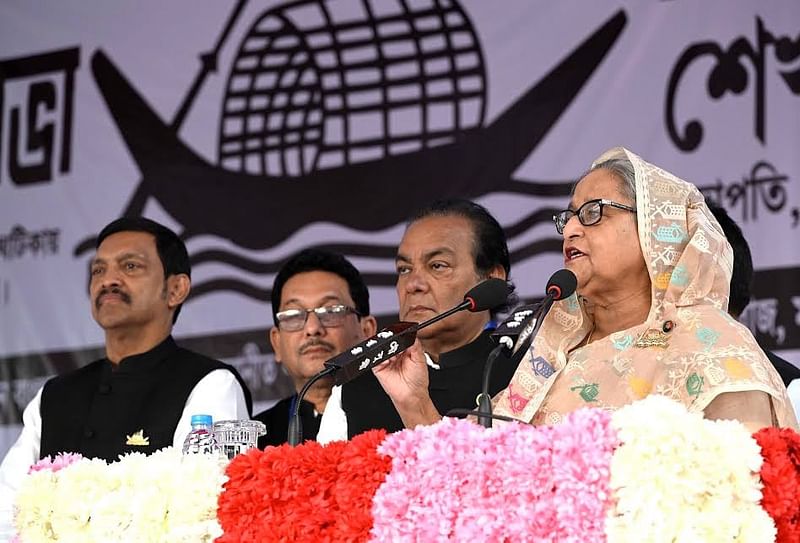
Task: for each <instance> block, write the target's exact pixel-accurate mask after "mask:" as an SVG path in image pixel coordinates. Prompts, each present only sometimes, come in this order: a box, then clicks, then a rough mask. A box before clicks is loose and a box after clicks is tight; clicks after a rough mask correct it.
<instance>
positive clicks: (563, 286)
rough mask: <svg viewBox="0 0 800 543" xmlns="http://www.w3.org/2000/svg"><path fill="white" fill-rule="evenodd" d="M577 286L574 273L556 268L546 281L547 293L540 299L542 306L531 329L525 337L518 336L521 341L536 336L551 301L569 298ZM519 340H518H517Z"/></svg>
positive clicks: (531, 339) (550, 305) (530, 340)
mask: <svg viewBox="0 0 800 543" xmlns="http://www.w3.org/2000/svg"><path fill="white" fill-rule="evenodd" d="M576 288H578V278H577V277H575V274H574V273H572V272H571V271H569V270H566V269H565V270H558V271H557V272H556V273H554V274H553V275H551V276H550V280H549V281H547V287H546V289H545V290H546V291H547V294H546V295H545V297H544V300H542V308H541V309H540V310H539V316H538V317H537V318H536V324H534V326H533V330H531V333H530V336H528V337H526V338H520V339H521V340H522V341H528V342H529V344H530V342H532V341H533V338H534V337H536V334H537V333H538V332H539V328H541V327H542V322H543V321H544V318H545V316H546V315H547V313H548V312H549V311H550V308H551V307H552V306H553V302H557V301H558V300H563V299H564V298H569V297H570V296H572V293H573V292H575V289H576ZM517 341H518V342H520V340H517Z"/></svg>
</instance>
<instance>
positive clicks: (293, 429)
mask: <svg viewBox="0 0 800 543" xmlns="http://www.w3.org/2000/svg"><path fill="white" fill-rule="evenodd" d="M334 371H336V368H325V369H324V370H322V371H321V372H319V373H318V374H316V375H315V376H314V377H312V378H311V379H309V380H308V382H307V383H306V384H305V385H303V388H302V389H300V393H299V394H298V395H297V401H296V402H295V404H294V406H293V409H292V413H291V417H290V418H289V432H288V435H287V436H286V442H287V443H289V445H291V446H292V447H296V446H298V445H300V443H301V442H302V441H303V422H302V421H301V420H300V403H301V402H302V401H303V398H304V397H305V395H306V392H308V389H310V388H311V385H313V384H314V383H316V382H317V381H319V380H320V379H322V378H323V377H326V376H328V375H330V374H332V373H333V372H334Z"/></svg>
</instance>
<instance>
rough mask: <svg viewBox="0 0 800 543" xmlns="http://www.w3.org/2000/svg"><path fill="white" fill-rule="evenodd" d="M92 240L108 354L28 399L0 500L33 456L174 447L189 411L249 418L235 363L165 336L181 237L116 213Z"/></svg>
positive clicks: (93, 288)
mask: <svg viewBox="0 0 800 543" xmlns="http://www.w3.org/2000/svg"><path fill="white" fill-rule="evenodd" d="M96 247H97V252H96V255H95V257H94V259H93V260H92V263H91V268H90V283H89V295H90V304H91V311H92V316H93V317H94V320H95V321H96V322H97V324H99V325H100V327H101V328H102V329H103V330H104V332H105V350H106V357H105V358H103V359H101V360H97V361H95V362H92V363H90V364H88V365H86V366H84V367H82V368H80V369H77V370H75V371H72V372H69V373H66V374H63V375H59V376H57V377H54V378H52V379H50V380H49V381H47V383H45V385H44V387H43V388H42V389H41V390H39V392H38V393H37V394H36V396H35V397H34V399H33V400H32V401H31V402H30V403H29V404H28V406H27V407H26V409H25V412H24V414H23V422H24V427H23V430H22V433H21V435H20V437H19V439H18V440H17V442H16V443H15V444H14V446H13V447H12V448H11V450H9V452H8V454H7V455H6V457H5V459H4V460H3V464H2V467H0V492H2V498H0V501H2V502H3V503H2V506H5V507H9V505H10V499H9V498H10V496H13V489H14V488H16V487H17V485H18V484H19V483H20V481H21V479H22V477H23V476H24V475H25V474H26V473H27V471H28V467H29V466H30V465H31V464H33V463H34V462H36V461H37V460H39V459H40V458H44V457H46V456H50V455H55V454H57V453H60V452H77V453H81V454H82V455H84V456H87V457H94V458H102V459H105V460H107V461H114V460H117V459H118V457H119V455H121V454H125V453H130V452H144V453H151V452H154V451H156V450H158V449H161V448H163V447H167V446H170V445H174V446H177V447H180V446H181V445H182V443H183V440H184V438H185V436H186V434H187V433H188V432H189V430H190V429H191V425H190V419H191V416H192V415H195V414H207V415H211V416H212V417H213V419H214V420H225V419H248V418H249V412H250V395H249V391H247V387H246V386H245V385H244V383H243V381H242V380H241V377H240V376H239V374H238V373H237V372H236V370H235V369H234V368H232V367H231V366H228V365H226V364H223V363H222V362H219V361H217V360H212V359H210V358H206V357H205V356H201V355H199V354H196V353H193V352H191V351H188V350H186V349H182V348H180V347H178V346H177V345H176V343H175V341H174V340H173V339H172V335H171V334H172V327H173V324H174V322H175V320H176V319H177V318H178V314H179V313H180V310H181V306H182V304H183V302H184V301H185V300H186V297H187V296H188V294H189V290H190V288H191V279H190V273H191V270H190V265H189V255H188V253H187V251H186V246H185V245H184V243H183V241H181V239H180V238H179V237H178V236H176V235H175V233H174V232H172V231H171V230H169V229H168V228H166V227H164V226H162V225H160V224H158V223H156V222H154V221H151V220H149V219H145V218H122V219H118V220H116V221H113V222H112V223H110V224H109V225H108V226H106V227H105V228H104V229H103V231H102V232H101V233H100V235H99V236H98V238H97V246H96ZM9 509H10V507H9Z"/></svg>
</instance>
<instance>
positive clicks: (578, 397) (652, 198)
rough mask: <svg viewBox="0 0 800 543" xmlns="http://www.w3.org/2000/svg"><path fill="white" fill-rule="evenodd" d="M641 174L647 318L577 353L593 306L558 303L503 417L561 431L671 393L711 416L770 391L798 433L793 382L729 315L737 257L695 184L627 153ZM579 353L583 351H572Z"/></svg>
mask: <svg viewBox="0 0 800 543" xmlns="http://www.w3.org/2000/svg"><path fill="white" fill-rule="evenodd" d="M615 158H616V159H627V160H629V161H630V162H631V163H632V164H633V168H634V171H635V174H636V208H637V222H638V232H639V241H640V244H641V247H642V254H643V255H644V258H645V261H646V262H647V268H648V271H649V274H650V281H651V286H652V296H651V300H652V305H651V307H650V312H649V314H648V316H647V320H646V321H645V322H644V323H642V324H640V325H637V326H634V327H632V328H628V329H626V330H622V331H620V332H616V333H614V334H611V335H610V336H608V337H606V338H603V339H601V340H597V341H595V342H593V343H590V344H589V345H587V346H585V347H581V348H577V349H575V347H576V346H577V345H578V344H579V343H580V342H581V341H582V340H583V339H584V338H585V337H586V335H587V333H588V332H589V330H590V329H591V328H592V326H593V322H592V320H591V317H590V316H589V314H588V313H587V312H586V311H585V309H584V307H583V301H582V300H581V299H580V298H579V297H578V296H577V295H573V296H571V297H570V298H567V299H566V300H563V301H560V302H556V303H555V304H554V306H553V308H552V310H551V311H550V313H549V314H548V315H547V317H546V318H545V320H544V322H543V324H542V327H541V329H540V331H539V334H538V336H537V337H536V338H535V340H534V343H533V345H532V346H531V350H530V351H529V352H528V353H527V354H526V356H525V358H524V359H523V360H522V362H520V365H519V368H518V369H517V372H516V373H515V374H514V377H513V378H512V380H511V383H510V384H509V386H508V388H507V389H505V390H504V391H503V392H501V393H500V394H499V395H498V396H497V397H496V399H495V404H496V406H495V411H496V412H497V413H498V414H502V415H506V416H510V417H513V418H516V419H519V420H523V421H526V422H532V423H534V424H543V423H546V424H553V423H557V422H559V421H560V420H561V418H562V416H563V415H564V414H566V413H569V412H570V411H573V410H575V409H577V408H579V407H584V406H590V407H599V408H604V409H617V408H619V407H621V406H623V405H626V404H628V403H631V402H633V401H636V400H639V399H641V398H643V397H645V396H647V395H648V394H654V393H655V394H663V395H665V396H668V397H670V398H673V399H675V400H677V401H679V402H681V403H682V404H684V405H685V406H686V407H687V408H688V409H689V410H690V411H695V412H700V411H703V410H704V409H705V408H706V407H707V406H708V405H709V403H711V401H712V400H713V399H714V398H715V397H717V396H718V395H720V394H722V393H723V392H738V391H763V392H766V393H767V394H768V395H769V396H770V398H771V401H772V408H773V413H774V419H775V422H776V423H777V424H778V425H779V426H792V427H797V421H796V420H795V417H794V413H793V410H792V408H791V405H790V403H789V400H788V396H787V394H786V389H785V387H784V386H783V382H782V381H781V380H780V377H779V376H778V374H777V372H776V371H775V370H774V369H773V368H772V365H771V364H770V362H769V360H768V359H767V358H766V356H765V355H764V353H763V351H762V350H761V349H760V348H759V346H758V345H757V344H756V342H755V339H753V336H752V334H751V333H750V331H749V330H748V329H747V328H746V327H745V326H743V325H742V324H740V323H738V322H737V321H736V320H734V319H733V318H732V317H730V316H729V315H728V314H727V313H726V311H725V310H726V309H727V306H728V293H729V288H730V278H731V269H732V261H733V251H732V249H731V246H730V244H729V243H728V241H727V240H726V239H725V235H724V234H723V233H722V229H721V228H720V226H719V224H718V223H717V221H716V219H714V217H713V215H712V214H711V211H709V209H708V207H707V206H706V204H705V200H704V199H703V195H702V194H701V193H700V191H699V190H698V189H697V188H696V187H695V186H694V185H692V184H690V183H687V182H686V181H683V180H681V179H678V178H677V177H675V176H674V175H672V174H671V173H669V172H666V171H664V170H662V169H660V168H658V167H656V166H653V165H652V164H649V163H647V162H645V161H644V160H642V159H641V158H640V157H638V156H636V155H635V154H633V153H632V152H630V151H628V150H627V149H624V148H621V147H617V148H614V149H611V150H609V151H607V152H606V153H604V154H603V155H602V156H600V157H599V158H598V159H597V160H596V161H595V162H594V164H599V163H602V162H605V161H607V160H610V159H615ZM572 349H575V350H574V351H572Z"/></svg>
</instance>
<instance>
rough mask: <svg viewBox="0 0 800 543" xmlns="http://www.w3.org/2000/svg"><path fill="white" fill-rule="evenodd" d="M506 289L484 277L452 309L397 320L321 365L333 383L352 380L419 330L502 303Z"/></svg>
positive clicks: (407, 344)
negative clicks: (427, 316) (422, 318)
mask: <svg viewBox="0 0 800 543" xmlns="http://www.w3.org/2000/svg"><path fill="white" fill-rule="evenodd" d="M510 292H511V289H510V287H509V285H508V282H506V281H505V280H503V279H496V278H490V279H486V280H485V281H482V282H480V283H478V284H477V285H475V286H474V287H472V288H471V289H470V290H469V292H467V293H466V294H465V295H464V301H463V302H461V303H460V304H458V305H457V306H455V307H453V308H452V309H448V310H447V311H445V312H444V313H440V314H438V315H436V316H435V317H432V318H430V319H428V320H426V321H424V322H421V323H418V324H415V323H411V322H403V321H400V322H397V323H395V324H393V325H390V326H387V327H386V328H384V329H382V330H381V331H380V332H378V333H377V334H375V335H374V336H372V337H371V338H369V339H366V340H364V341H362V342H361V343H357V344H356V345H353V346H352V347H350V348H349V349H347V350H346V351H344V352H342V353H340V354H338V355H336V356H334V357H333V358H331V359H329V360H327V361H325V367H326V368H333V370H334V372H335V373H334V383H335V384H337V385H341V384H344V383H346V382H348V381H352V380H353V379H355V378H356V377H358V376H359V375H361V374H362V373H364V372H365V371H367V370H369V369H371V368H372V367H373V366H376V365H377V364H380V363H381V362H383V361H384V360H386V359H388V358H391V357H392V356H396V355H398V354H400V353H402V352H403V351H405V350H406V349H408V348H409V347H411V345H412V344H413V343H414V340H415V339H416V337H417V332H418V331H419V330H421V329H423V328H426V327H428V326H430V325H432V324H434V323H437V322H439V321H440V320H442V319H444V318H446V317H449V316H450V315H452V314H453V313H457V312H459V311H464V310H465V309H466V310H467V311H470V312H472V313H476V312H479V311H486V310H487V309H492V308H495V307H498V306H500V305H503V304H504V303H505V302H506V300H507V299H508V295H509V293H510Z"/></svg>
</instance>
